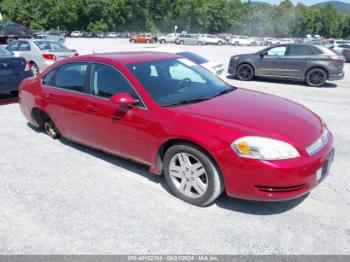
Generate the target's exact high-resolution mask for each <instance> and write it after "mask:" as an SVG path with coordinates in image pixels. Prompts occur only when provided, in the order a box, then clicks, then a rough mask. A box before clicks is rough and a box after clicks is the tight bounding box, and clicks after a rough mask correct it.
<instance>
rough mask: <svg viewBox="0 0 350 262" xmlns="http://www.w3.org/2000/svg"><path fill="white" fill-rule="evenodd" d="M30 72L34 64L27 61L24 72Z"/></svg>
mask: <svg viewBox="0 0 350 262" xmlns="http://www.w3.org/2000/svg"><path fill="white" fill-rule="evenodd" d="M30 70H32V64H31V63H29V62H28V61H26V67H25V68H24V71H25V72H28V71H30Z"/></svg>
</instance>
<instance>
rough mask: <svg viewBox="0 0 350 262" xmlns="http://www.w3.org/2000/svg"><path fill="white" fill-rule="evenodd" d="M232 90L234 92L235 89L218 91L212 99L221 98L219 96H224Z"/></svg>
mask: <svg viewBox="0 0 350 262" xmlns="http://www.w3.org/2000/svg"><path fill="white" fill-rule="evenodd" d="M233 90H235V88H233V87H231V88H227V89H225V90H222V91H219V92H217V93H216V94H215V95H214V96H213V97H212V98H214V97H217V96H221V95H224V94H227V93H230V92H232V91H233Z"/></svg>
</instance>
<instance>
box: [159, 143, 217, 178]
mask: <svg viewBox="0 0 350 262" xmlns="http://www.w3.org/2000/svg"><path fill="white" fill-rule="evenodd" d="M176 144H185V145H189V146H193V147H195V148H197V149H199V150H201V151H203V152H204V153H205V154H206V155H207V156H208V157H209V159H210V160H212V162H213V165H214V166H215V167H216V168H217V170H218V172H219V174H220V175H221V170H220V167H219V165H218V164H217V162H216V160H215V159H214V157H213V156H212V155H211V154H210V153H209V152H208V150H206V149H205V148H203V147H202V146H200V145H198V144H196V143H194V142H192V141H190V140H186V139H180V138H176V139H171V140H168V141H166V142H165V143H164V144H162V145H161V146H160V147H159V149H158V152H157V169H158V170H159V171H160V173H162V171H163V159H164V155H165V152H166V151H167V150H168V149H169V148H170V147H172V146H173V145H176Z"/></svg>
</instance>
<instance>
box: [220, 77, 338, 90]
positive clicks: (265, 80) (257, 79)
mask: <svg viewBox="0 0 350 262" xmlns="http://www.w3.org/2000/svg"><path fill="white" fill-rule="evenodd" d="M226 78H227V79H230V80H237V81H239V80H238V79H237V78H236V77H234V76H231V75H227V76H226ZM251 81H254V82H261V83H276V84H287V85H295V86H304V87H306V88H336V87H338V85H337V84H335V83H330V82H326V83H325V84H324V86H322V87H312V86H308V85H307V84H305V82H303V81H300V80H293V79H280V78H268V77H255V78H254V79H253V80H251ZM241 82H244V81H241Z"/></svg>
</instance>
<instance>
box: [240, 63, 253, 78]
mask: <svg viewBox="0 0 350 262" xmlns="http://www.w3.org/2000/svg"><path fill="white" fill-rule="evenodd" d="M254 75H255V72H254V68H253V67H252V66H251V65H249V64H241V65H239V66H238V67H237V72H236V76H237V78H238V79H239V80H241V81H250V80H252V79H253V78H254Z"/></svg>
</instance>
